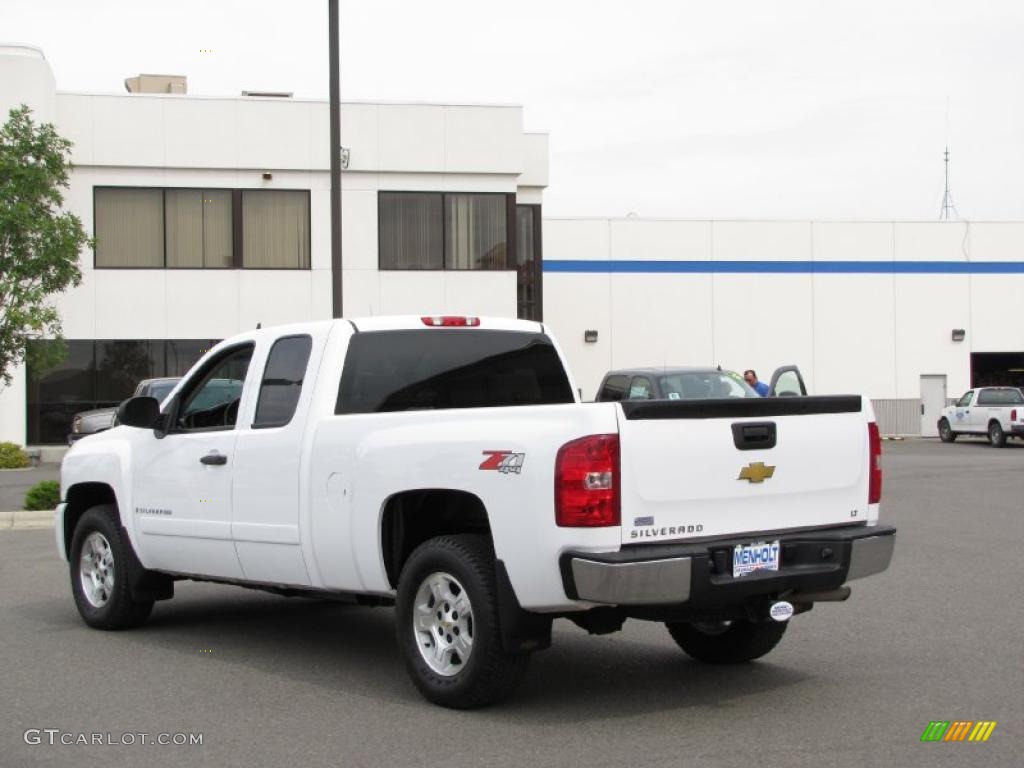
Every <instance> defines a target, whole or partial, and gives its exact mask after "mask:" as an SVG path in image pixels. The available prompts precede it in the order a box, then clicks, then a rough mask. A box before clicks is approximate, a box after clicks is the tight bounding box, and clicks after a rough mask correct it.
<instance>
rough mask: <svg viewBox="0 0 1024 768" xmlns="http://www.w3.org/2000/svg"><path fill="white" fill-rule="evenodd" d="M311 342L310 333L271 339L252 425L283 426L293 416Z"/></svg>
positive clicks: (265, 426)
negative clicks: (272, 344) (272, 340)
mask: <svg viewBox="0 0 1024 768" xmlns="http://www.w3.org/2000/svg"><path fill="white" fill-rule="evenodd" d="M312 346H313V341H312V339H310V337H309V336H286V337H284V338H283V339H278V340H277V341H275V342H274V346H272V347H271V348H270V354H269V355H268V356H267V366H266V368H265V369H264V370H263V381H261V382H260V399H259V402H258V403H257V404H256V418H255V419H254V420H253V422H252V426H253V429H261V428H262V429H265V428H267V427H283V426H284V425H285V424H287V423H288V422H289V421H291V420H292V416H294V415H295V407H296V406H297V405H298V404H299V395H300V394H302V379H303V377H305V375H306V365H307V364H308V363H309V350H310V349H311V348H312Z"/></svg>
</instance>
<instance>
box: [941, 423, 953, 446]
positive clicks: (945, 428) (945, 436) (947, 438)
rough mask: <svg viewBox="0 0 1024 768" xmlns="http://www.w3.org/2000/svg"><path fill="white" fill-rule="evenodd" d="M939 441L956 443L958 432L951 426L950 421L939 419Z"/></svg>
mask: <svg viewBox="0 0 1024 768" xmlns="http://www.w3.org/2000/svg"><path fill="white" fill-rule="evenodd" d="M939 440H941V441H942V442H944V443H953V442H956V432H954V431H953V428H952V427H950V426H949V420H948V419H939Z"/></svg>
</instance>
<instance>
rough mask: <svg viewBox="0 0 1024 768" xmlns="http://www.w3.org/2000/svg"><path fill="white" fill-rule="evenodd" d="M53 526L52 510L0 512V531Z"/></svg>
mask: <svg viewBox="0 0 1024 768" xmlns="http://www.w3.org/2000/svg"><path fill="white" fill-rule="evenodd" d="M33 528H53V510H52V509H44V510H42V511H41V512H26V511H24V510H23V511H21V512H0V531H11V530H14V531H21V530H29V529H33Z"/></svg>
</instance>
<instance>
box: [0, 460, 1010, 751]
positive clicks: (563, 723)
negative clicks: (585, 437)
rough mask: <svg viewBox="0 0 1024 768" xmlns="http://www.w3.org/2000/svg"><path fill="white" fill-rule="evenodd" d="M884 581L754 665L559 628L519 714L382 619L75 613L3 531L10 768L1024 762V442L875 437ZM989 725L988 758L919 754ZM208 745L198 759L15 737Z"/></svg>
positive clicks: (270, 602) (218, 607) (284, 611)
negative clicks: (976, 725)
mask: <svg viewBox="0 0 1024 768" xmlns="http://www.w3.org/2000/svg"><path fill="white" fill-rule="evenodd" d="M884 451H885V458H884V467H885V480H884V496H883V502H884V508H883V515H884V518H885V520H886V521H888V522H892V523H894V524H895V525H896V526H897V527H898V528H899V531H900V532H899V537H898V542H897V548H896V555H895V559H894V562H893V565H892V568H891V569H890V570H889V571H888V572H886V573H885V574H883V575H881V576H877V577H874V578H871V579H867V580H865V581H863V582H854V584H853V596H852V598H851V599H850V601H849V602H847V603H845V604H839V605H834V604H833V605H827V604H826V605H820V606H818V607H816V608H815V609H814V610H813V611H812V612H810V613H809V614H806V615H803V616H799V617H797V618H796V619H794V621H793V625H792V626H791V627H790V630H789V632H788V634H787V636H786V637H785V638H784V639H783V642H782V644H781V645H780V646H779V648H778V649H776V650H775V651H774V652H773V653H772V654H770V655H769V656H767V657H765V658H764V659H763V660H762V661H760V662H755V663H753V664H749V665H744V666H738V667H730V668H714V667H706V666H702V665H700V664H697V663H695V662H692V661H690V660H689V659H687V658H686V657H685V656H684V655H683V654H682V653H681V652H680V651H678V650H677V649H676V647H675V645H674V644H673V643H672V641H671V640H670V639H669V637H668V635H667V633H666V632H665V630H664V628H663V627H662V626H660V625H655V624H645V623H640V622H628V623H627V625H626V628H625V630H624V631H623V632H621V633H618V634H614V635H608V636H603V637H589V636H587V635H586V633H584V632H583V631H582V630H579V629H576V628H575V627H574V626H572V625H570V624H568V623H567V622H557V623H556V634H555V641H554V645H553V647H552V649H551V650H549V651H545V652H543V653H540V654H538V655H537V656H536V657H535V658H534V660H533V665H532V667H531V671H530V675H529V677H528V679H527V681H526V683H525V684H524V686H523V687H522V688H521V689H520V691H519V693H518V695H517V696H516V697H515V698H514V699H513V700H512V701H511V702H509V703H507V704H504V705H500V706H496V707H493V708H490V709H486V710H481V711H476V712H452V711H446V710H443V709H439V708H437V707H434V706H431V705H429V704H427V703H426V702H425V701H423V700H422V699H420V698H419V696H418V695H417V694H416V692H415V690H414V689H413V687H412V685H411V683H409V682H408V681H407V679H406V676H405V672H404V670H403V668H402V663H401V660H400V658H399V655H398V652H397V650H396V648H395V643H394V640H393V621H392V616H391V612H390V610H388V609H369V608H357V607H348V606H343V605H338V604H332V603H327V602H318V601H310V600H302V599H291V600H289V599H285V598H279V597H275V596H271V595H264V594H261V593H258V592H249V591H246V590H242V589H237V588H232V587H218V586H212V585H201V584H190V583H185V584H180V585H179V586H178V590H177V596H176V597H175V599H174V600H173V601H170V602H167V603H160V604H158V605H157V607H156V609H155V610H154V614H153V617H152V619H151V620H150V622H149V624H147V625H146V626H145V627H144V628H142V629H141V630H135V631H130V632H122V633H103V632H98V631H95V630H90V629H88V628H86V627H85V626H84V625H83V624H82V623H81V621H80V620H79V618H78V616H77V614H76V612H75V609H74V606H73V604H72V601H71V597H70V594H69V590H68V586H67V576H66V571H65V567H64V566H63V564H62V563H60V562H59V561H58V560H57V557H56V554H55V552H54V547H53V533H52V531H48V530H47V531H10V532H4V533H0V584H3V590H2V592H0V630H2V635H0V636H2V638H3V644H2V654H3V655H2V657H0V690H2V691H3V696H2V698H0V723H2V725H0V765H2V766H5V767H6V766H37V765H39V766H42V765H46V766H49V765H75V766H88V765H104V766H150V765H153V766H179V765H182V764H188V765H198V766H220V765H247V766H261V765H275V766H276V765H290V766H292V765H293V766H346V767H348V766H388V767H389V768H390V767H400V766H412V765H416V766H423V765H430V764H433V765H439V766H443V767H444V768H452V767H453V766H470V765H472V766H479V765H487V766H489V767H491V768H496V767H497V766H523V765H531V766H543V765H559V766H561V765H574V766H576V765H582V766H626V765H635V766H683V765H694V766H750V765H755V764H756V765H778V766H875V765H878V766H896V765H899V766H943V765H990V766H1003V765H1011V764H1014V765H1019V764H1020V763H1019V753H1020V749H1021V746H1022V745H1024V741H1022V737H1024V727H1022V719H1024V694H1022V691H1024V662H1022V659H1024V641H1022V639H1021V638H1022V630H1024V618H1022V612H1021V607H1020V606H1021V597H1020V592H1021V590H1022V588H1024V567H1022V565H1021V555H1020V548H1021V546H1022V544H1024V514H1022V497H1024V442H1020V441H1018V442H1012V441H1011V443H1010V444H1009V445H1008V446H1007V447H1006V448H1004V449H1001V450H997V449H993V448H990V447H989V446H987V445H986V444H984V443H982V442H981V441H960V442H957V443H955V444H953V445H943V444H940V443H938V442H937V441H925V440H915V441H906V442H887V443H885V445H884ZM931 720H995V721H997V722H998V726H997V727H996V728H995V730H994V732H993V733H992V736H991V738H990V739H989V741H988V742H987V743H984V744H976V743H967V742H965V743H921V742H920V737H921V734H922V732H923V731H924V729H925V727H926V725H927V724H928V722H929V721H931ZM45 728H51V729H53V728H56V729H60V731H61V732H64V733H72V734H78V733H94V732H95V733H108V732H110V733H112V734H114V735H116V736H118V737H119V736H120V735H121V734H125V733H143V732H145V733H149V734H154V735H155V734H159V733H191V734H198V733H201V734H202V737H203V743H202V745H201V746H188V745H185V746H173V745H169V746H155V745H145V746H143V745H140V744H138V743H136V744H135V745H132V746H127V745H118V746H101V745H90V746H82V745H78V746H62V745H53V746H51V745H49V744H47V743H45V741H44V743H42V744H38V745H30V744H26V743H25V739H24V732H25V731H26V729H45Z"/></svg>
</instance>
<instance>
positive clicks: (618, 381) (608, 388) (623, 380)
mask: <svg viewBox="0 0 1024 768" xmlns="http://www.w3.org/2000/svg"><path fill="white" fill-rule="evenodd" d="M628 381H629V377H627V376H609V377H608V378H607V379H605V382H604V386H603V387H601V392H600V394H598V396H597V399H598V401H599V402H602V403H604V402H608V401H610V400H621V399H622V398H624V397H625V396H626V384H627V382H628Z"/></svg>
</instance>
